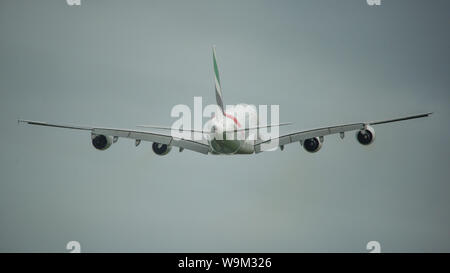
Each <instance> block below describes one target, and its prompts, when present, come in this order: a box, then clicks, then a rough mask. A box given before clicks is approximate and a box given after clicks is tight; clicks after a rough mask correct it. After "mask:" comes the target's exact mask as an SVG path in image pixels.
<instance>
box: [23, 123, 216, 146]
mask: <svg viewBox="0 0 450 273" xmlns="http://www.w3.org/2000/svg"><path fill="white" fill-rule="evenodd" d="M18 122H19V123H26V124H30V125H39V126H48V127H57V128H66V129H75V130H85V131H90V132H91V133H92V134H93V135H105V136H110V137H113V138H114V142H115V141H116V140H117V139H118V138H119V137H123V138H130V139H134V140H136V146H137V145H139V143H140V142H141V141H149V142H155V143H159V144H166V145H171V146H175V147H179V148H181V149H187V150H191V151H194V152H198V153H202V154H208V152H209V145H207V144H205V143H202V142H199V141H194V140H189V139H180V138H175V137H172V136H171V135H165V134H155V133H150V132H146V131H137V130H129V129H116V128H102V127H87V126H74V125H64V124H54V123H47V122H41V121H32V120H18Z"/></svg>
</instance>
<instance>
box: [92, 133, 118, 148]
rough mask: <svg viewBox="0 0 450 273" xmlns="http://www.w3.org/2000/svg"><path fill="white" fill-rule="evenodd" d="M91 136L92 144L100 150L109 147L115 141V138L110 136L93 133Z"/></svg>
mask: <svg viewBox="0 0 450 273" xmlns="http://www.w3.org/2000/svg"><path fill="white" fill-rule="evenodd" d="M91 138H92V145H94V147H95V149H97V150H100V151H104V150H106V149H108V148H109V146H111V144H112V143H113V139H112V137H110V136H105V135H95V134H92V135H91Z"/></svg>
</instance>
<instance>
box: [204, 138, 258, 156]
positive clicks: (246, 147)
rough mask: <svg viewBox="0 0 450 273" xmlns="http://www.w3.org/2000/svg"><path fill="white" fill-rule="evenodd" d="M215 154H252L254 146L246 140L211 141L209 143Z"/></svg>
mask: <svg viewBox="0 0 450 273" xmlns="http://www.w3.org/2000/svg"><path fill="white" fill-rule="evenodd" d="M209 145H210V146H211V149H212V151H213V154H226V155H231V154H252V153H253V152H254V148H253V144H251V143H249V141H245V140H217V139H214V140H211V141H210V142H209Z"/></svg>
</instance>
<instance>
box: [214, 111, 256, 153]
mask: <svg viewBox="0 0 450 273" xmlns="http://www.w3.org/2000/svg"><path fill="white" fill-rule="evenodd" d="M208 123H209V126H208V127H209V128H210V132H211V134H210V135H209V137H208V143H209V145H210V147H211V150H212V153H213V154H252V153H254V148H253V147H254V144H255V141H256V140H258V139H259V136H258V134H257V132H256V130H245V129H248V128H254V127H257V126H258V114H257V110H256V107H255V106H254V105H247V104H237V105H235V106H233V107H227V110H226V111H225V115H217V116H215V117H213V118H212V119H211V120H210V121H209V122H208Z"/></svg>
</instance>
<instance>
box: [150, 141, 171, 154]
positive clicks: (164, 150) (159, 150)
mask: <svg viewBox="0 0 450 273" xmlns="http://www.w3.org/2000/svg"><path fill="white" fill-rule="evenodd" d="M152 150H153V152H155V154H157V155H166V154H168V153H169V152H170V150H172V146H170V145H167V144H161V143H157V142H153V145H152Z"/></svg>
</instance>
